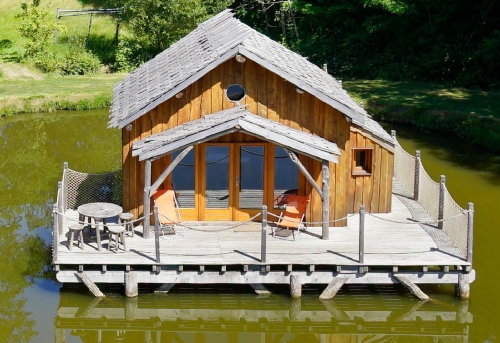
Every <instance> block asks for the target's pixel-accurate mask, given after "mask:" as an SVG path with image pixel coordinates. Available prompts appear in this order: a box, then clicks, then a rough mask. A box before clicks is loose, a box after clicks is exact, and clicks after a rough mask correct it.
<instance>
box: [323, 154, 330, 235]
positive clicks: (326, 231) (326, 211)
mask: <svg viewBox="0 0 500 343" xmlns="http://www.w3.org/2000/svg"><path fill="white" fill-rule="evenodd" d="M321 163H322V166H321V169H322V174H323V179H322V182H323V184H322V189H321V191H322V192H323V198H322V202H323V213H322V221H323V224H322V225H323V227H322V232H321V238H322V239H325V240H328V239H330V163H329V162H328V161H326V160H323V161H322V162H321Z"/></svg>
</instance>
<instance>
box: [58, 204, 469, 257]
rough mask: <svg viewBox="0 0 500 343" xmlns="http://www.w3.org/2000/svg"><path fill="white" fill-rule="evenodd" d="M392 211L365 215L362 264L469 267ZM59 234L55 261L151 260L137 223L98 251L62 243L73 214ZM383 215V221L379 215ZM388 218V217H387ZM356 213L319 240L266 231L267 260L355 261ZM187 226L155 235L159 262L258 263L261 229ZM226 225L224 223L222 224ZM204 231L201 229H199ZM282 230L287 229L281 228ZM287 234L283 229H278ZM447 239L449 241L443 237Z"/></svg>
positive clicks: (311, 231)
mask: <svg viewBox="0 0 500 343" xmlns="http://www.w3.org/2000/svg"><path fill="white" fill-rule="evenodd" d="M392 203H393V206H392V212H391V213H387V214H377V215H376V217H374V216H370V215H367V216H366V217H365V262H364V263H363V265H367V266H441V265H448V266H452V265H461V266H468V265H470V264H469V263H467V262H466V261H465V260H464V259H463V258H462V257H460V256H458V255H454V254H451V253H449V252H446V251H443V250H442V249H440V248H439V246H438V244H437V243H436V242H435V241H434V240H433V238H432V237H431V236H430V235H429V234H428V233H427V232H426V230H424V229H423V228H422V227H421V226H420V225H419V224H417V223H415V224H413V223H410V224H401V223H398V222H405V221H406V222H408V221H407V219H408V218H411V217H412V216H411V213H410V212H409V211H408V209H407V208H406V207H405V206H404V204H403V203H402V202H401V201H400V200H399V198H398V197H396V196H393V199H392ZM66 216H67V217H66V218H65V219H64V224H63V234H62V235H60V238H59V241H58V242H57V244H58V245H59V246H58V249H57V256H55V264H59V265H82V264H84V265H137V266H140V265H145V266H147V265H156V257H155V256H156V255H155V240H154V234H150V238H149V239H144V238H142V227H141V226H137V227H136V228H135V232H136V235H135V236H134V237H130V236H128V237H126V243H127V248H128V251H126V252H124V251H122V250H119V252H117V253H116V252H110V251H107V250H106V249H107V246H108V239H107V235H102V236H103V240H102V244H103V250H102V251H98V250H97V243H96V241H95V237H94V238H92V239H90V240H89V238H88V235H87V233H85V235H84V237H85V249H84V250H81V249H80V248H79V247H74V248H73V250H72V251H69V250H68V248H67V233H68V229H67V228H68V225H69V224H70V223H71V222H72V221H73V220H76V219H77V218H78V214H77V213H76V211H67V212H66ZM384 219H385V220H384ZM386 220H391V221H386ZM358 223H359V215H357V214H356V215H352V216H351V217H349V218H348V220H347V226H345V227H330V239H329V240H322V239H320V237H321V230H322V229H321V227H309V228H307V231H306V232H301V234H300V235H299V237H298V238H297V240H296V241H294V240H293V239H292V237H291V235H290V236H286V235H285V236H284V237H275V238H273V237H272V236H271V229H270V228H268V230H267V260H266V263H265V264H267V265H273V264H274V265H288V264H293V265H342V266H358V265H359V263H358V244H359V241H358V240H359V230H358ZM194 224H195V223H186V225H188V226H192V227H194V228H196V230H191V229H188V228H186V230H185V236H184V237H183V236H181V235H179V234H175V235H165V236H160V240H159V241H160V259H161V262H160V264H162V265H206V266H210V265H216V266H220V265H255V264H260V254H261V251H260V248H261V241H260V236H261V232H260V230H258V226H257V230H255V231H251V232H248V231H244V232H234V230H233V229H229V230H223V229H224V226H223V224H220V223H214V225H203V226H194ZM224 224H225V225H227V223H224ZM200 230H206V231H200ZM285 231H286V230H285ZM282 233H286V232H282ZM448 243H449V244H451V242H448Z"/></svg>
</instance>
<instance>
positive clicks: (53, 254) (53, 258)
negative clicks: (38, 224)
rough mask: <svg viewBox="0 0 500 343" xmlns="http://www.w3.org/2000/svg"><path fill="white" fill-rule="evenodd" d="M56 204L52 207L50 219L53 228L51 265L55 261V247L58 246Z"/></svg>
mask: <svg viewBox="0 0 500 343" xmlns="http://www.w3.org/2000/svg"><path fill="white" fill-rule="evenodd" d="M57 211H58V209H57V204H54V205H52V217H53V218H52V219H53V228H52V249H53V250H52V263H55V262H56V261H57V246H58V245H59V230H61V228H59V214H58V213H57Z"/></svg>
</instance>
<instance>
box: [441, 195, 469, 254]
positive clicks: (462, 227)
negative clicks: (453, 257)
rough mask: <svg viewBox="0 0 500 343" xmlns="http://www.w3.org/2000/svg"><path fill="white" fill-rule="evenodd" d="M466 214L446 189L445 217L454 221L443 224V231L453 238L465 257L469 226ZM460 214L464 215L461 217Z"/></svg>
mask: <svg viewBox="0 0 500 343" xmlns="http://www.w3.org/2000/svg"><path fill="white" fill-rule="evenodd" d="M445 189H446V186H445ZM466 212H467V211H466V210H464V209H463V208H462V207H461V206H460V205H458V204H457V203H456V202H455V200H453V198H452V197H451V195H450V192H448V190H447V189H446V191H445V192H444V217H445V218H453V219H451V220H448V221H446V222H443V231H444V232H445V233H446V235H447V236H448V237H450V238H451V240H452V241H453V243H454V244H455V245H456V247H457V248H458V249H459V250H460V252H461V253H462V254H463V255H464V256H467V236H468V233H467V227H468V224H469V220H468V216H467V215H466V214H465V213H466ZM460 214H464V215H462V216H461V215H460Z"/></svg>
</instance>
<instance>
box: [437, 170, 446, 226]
mask: <svg viewBox="0 0 500 343" xmlns="http://www.w3.org/2000/svg"><path fill="white" fill-rule="evenodd" d="M445 190H446V176H444V175H441V182H440V183H439V211H438V229H440V230H442V229H443V224H444V223H443V219H444V192H445Z"/></svg>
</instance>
